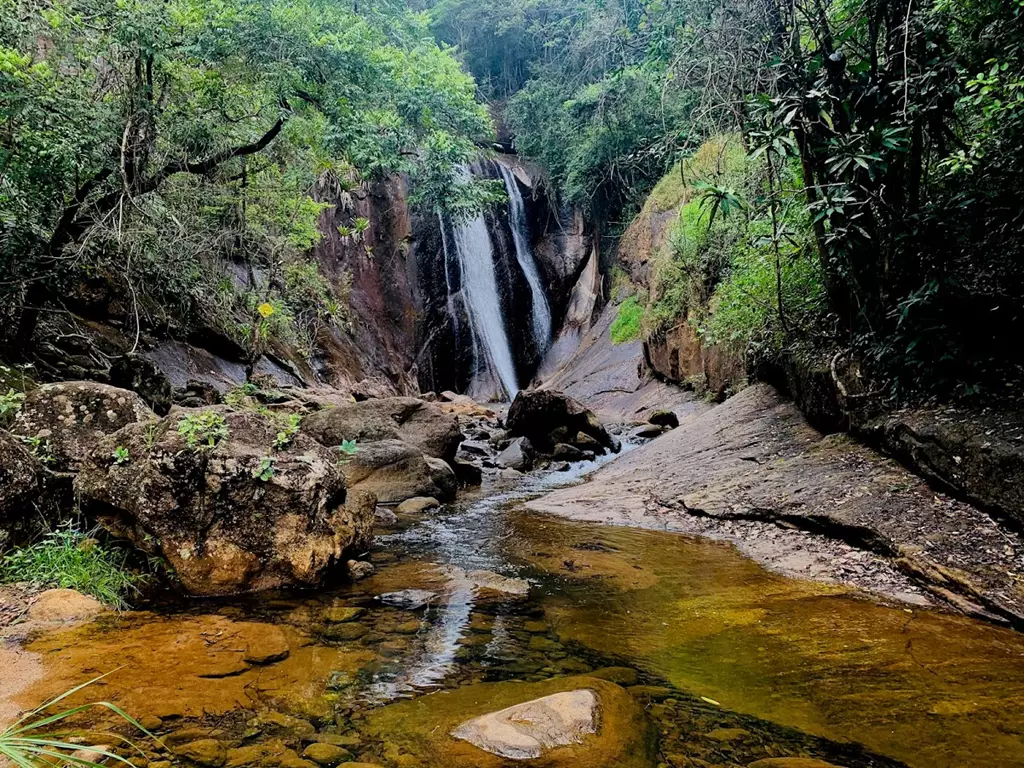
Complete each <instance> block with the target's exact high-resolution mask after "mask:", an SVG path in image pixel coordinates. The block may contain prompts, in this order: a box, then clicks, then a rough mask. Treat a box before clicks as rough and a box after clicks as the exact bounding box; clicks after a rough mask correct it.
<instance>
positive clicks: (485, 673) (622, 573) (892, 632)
mask: <svg viewBox="0 0 1024 768" xmlns="http://www.w3.org/2000/svg"><path fill="white" fill-rule="evenodd" d="M575 479H577V478H576V476H574V475H572V474H571V473H564V474H559V473H555V474H551V475H548V476H546V477H542V478H531V479H529V480H527V481H525V482H526V484H525V485H524V486H523V487H521V488H519V489H518V490H517V491H515V492H512V493H504V494H497V493H492V494H491V495H488V496H485V497H483V498H481V499H479V500H477V501H474V502H470V503H466V504H462V505H459V506H456V507H453V508H450V509H446V510H444V511H442V512H440V513H438V514H435V515H432V516H429V517H423V518H420V519H418V520H411V521H403V525H402V526H400V527H399V528H398V529H396V530H394V531H391V532H383V533H382V535H381V536H379V538H378V540H377V543H376V545H375V551H374V552H373V553H372V559H373V560H374V561H375V562H376V564H377V572H376V573H375V574H374V575H373V576H372V577H371V578H369V579H367V580H365V581H363V582H359V583H358V584H355V585H351V586H347V587H344V588H340V589H337V590H334V591H331V592H328V593H321V594H318V595H315V596H298V597H296V596H280V597H276V598H266V597H261V598H259V599H251V600H245V601H235V602H224V603H200V604H196V605H191V606H189V607H187V608H185V609H180V610H167V611H161V612H138V613H132V614H126V615H124V616H123V617H119V618H111V619H107V620H104V621H103V622H101V623H99V624H95V625H92V626H89V627H85V628H81V629H77V630H73V631H71V632H66V633H62V634H58V635H51V636H47V637H43V638H40V639H39V640H37V641H36V642H35V643H34V644H33V646H32V649H33V650H35V651H38V652H40V653H41V654H43V659H44V664H45V666H46V669H47V678H46V680H45V681H44V682H43V683H41V684H39V685H37V686H36V687H35V688H34V689H33V690H31V691H29V692H28V693H27V694H26V696H25V698H26V701H25V702H23V703H25V704H29V703H31V704H35V703H38V701H40V700H42V699H43V698H44V697H45V696H47V695H49V694H51V693H55V692H58V691H60V690H63V688H64V687H67V686H68V685H70V684H72V683H77V682H80V681H81V680H83V679H87V678H88V677H91V676H94V675H95V674H97V673H101V672H107V671H109V670H111V669H114V668H115V667H122V668H121V669H119V670H118V671H117V672H116V673H114V674H112V675H111V676H110V677H108V678H106V679H104V680H103V681H101V683H100V684H99V686H101V687H102V688H103V696H104V697H107V698H111V699H114V700H117V701H120V702H121V703H124V704H125V705H126V706H128V707H129V709H131V710H132V711H133V712H135V713H138V714H150V715H154V716H158V717H160V718H161V719H162V722H161V726H160V727H161V729H162V730H161V733H162V734H170V735H171V739H172V740H173V734H175V733H183V732H186V731H188V729H193V731H196V733H198V732H199V731H202V730H203V729H206V732H207V733H208V734H211V735H213V736H214V737H215V738H218V739H222V740H223V741H224V742H225V743H227V744H228V745H229V746H234V747H235V748H236V751H237V749H239V748H242V747H244V748H246V749H248V748H250V747H257V746H259V745H263V746H264V747H266V750H267V751H269V752H271V753H272V752H274V750H277V751H278V752H279V751H280V750H281V749H284V748H296V749H297V751H301V747H302V745H301V743H299V742H300V741H301V740H303V739H305V740H306V741H311V740H315V739H316V738H318V736H317V735H316V734H314V735H310V734H309V733H308V731H310V730H313V729H315V730H316V731H317V732H318V733H319V734H320V735H321V736H324V737H326V736H330V737H332V738H333V740H334V741H338V742H340V743H344V744H346V749H348V750H350V751H351V753H352V756H353V758H359V759H363V760H364V761H366V762H375V763H377V764H381V765H394V766H407V767H409V768H412V767H413V766H419V765H422V766H426V765H431V766H436V765H472V764H481V765H482V764H484V763H482V762H481V763H474V762H473V758H472V757H471V756H467V753H466V752H465V750H466V749H467V748H466V747H465V746H464V745H461V746H460V745H456V744H455V743H454V742H453V740H451V739H450V738H449V737H448V736H447V733H448V731H449V730H450V726H451V725H452V724H457V723H458V722H459V721H460V720H462V719H465V718H467V717H470V716H475V715H477V714H481V713H483V712H486V711H489V710H492V709H497V708H499V707H498V705H499V704H500V705H501V706H507V705H508V704H511V703H516V702H517V701H522V700H525V699H526V698H530V695H528V694H531V695H532V694H536V695H542V694H544V693H546V692H550V691H553V690H558V689H561V688H564V687H566V686H571V685H576V684H577V682H575V681H577V680H578V678H579V676H586V675H588V674H590V673H594V672H595V671H596V670H605V671H603V672H598V674H599V675H600V676H602V677H604V678H605V679H606V680H610V681H612V682H601V683H592V685H601V686H605V687H606V688H607V690H609V691H611V690H613V689H614V690H615V691H619V690H620V689H618V688H615V686H614V685H613V684H612V683H613V682H614V683H620V684H622V685H623V686H625V688H626V692H628V694H629V695H628V696H627V695H626V693H622V696H624V697H625V699H628V700H629V701H634V700H635V701H636V702H638V705H639V707H640V709H639V710H638V711H640V712H642V715H640V716H639V717H641V718H642V720H643V725H639V724H638V723H639V722H640V720H637V719H636V718H634V719H632V720H631V719H628V718H627V719H624V720H621V721H615V720H614V717H613V714H614V713H610V714H609V718H612V719H611V720H610V721H609V722H608V723H606V725H607V726H608V727H609V728H612V727H613V726H614V725H615V723H616V722H621V725H620V727H619V730H621V731H623V733H620V734H618V736H619V737H621V739H620V740H621V743H617V744H616V745H615V747H614V748H615V749H617V750H619V752H617V753H616V754H618V755H620V757H617V758H616V760H617V761H619V764H622V765H626V764H630V765H632V764H635V765H637V766H645V765H650V766H651V768H654V766H656V765H658V764H662V765H670V766H674V767H675V768H680V767H682V766H686V767H687V768H689V767H690V766H706V765H714V766H736V765H739V766H745V765H748V764H750V763H752V762H754V761H756V760H758V759H762V758H765V757H772V756H804V757H814V758H818V759H822V760H827V761H829V762H831V763H833V764H835V765H842V766H847V767H848V768H852V767H853V766H894V765H901V764H902V765H908V766H921V768H932V767H933V766H1017V765H1024V740H1022V734H1024V712H1022V707H1021V704H1022V703H1024V638H1022V637H1021V635H1019V634H1017V633H1014V632H1012V631H1009V630H1003V629H1000V628H997V627H992V626H989V625H985V624H981V623H978V622H975V621H971V620H967V619H963V618H960V617H955V616H949V615H943V614H940V613H937V612H931V611H922V610H920V609H917V608H914V609H908V608H906V607H904V606H901V605H895V606H883V605H879V604H877V603H875V602H872V601H870V600H866V599H863V598H862V597H858V596H857V595H854V594H852V593H849V592H847V591H845V590H842V589H839V588H835V587H827V586H823V585H818V584H811V583H807V582H799V581H794V580H791V579H786V578H783V577H781V576H777V575H775V574H772V573H769V572H767V571H765V570H764V569H762V568H760V567H759V566H758V565H756V564H755V563H753V562H751V561H749V560H747V559H745V558H744V557H742V556H741V555H739V554H738V553H737V552H736V551H735V550H733V549H732V548H731V547H729V546H727V545H724V544H721V543H713V542H708V541H703V540H695V539H690V538H686V537H683V536H679V535H674V534H669V533H661V532H651V531H637V530H630V529H624V528H609V527H605V526H599V525H591V524H580V523H573V522H568V521H564V520H558V519H553V518H549V517H543V516H538V515H534V514H529V513H525V512H523V511H521V510H520V509H518V508H517V507H518V505H517V499H521V498H523V496H524V495H526V494H532V493H537V492H539V491H541V490H543V489H544V487H545V486H549V485H552V484H556V483H565V482H570V481H573V480H575ZM477 570H485V571H490V572H495V573H498V574H502V575H506V576H511V577H516V578H520V579H526V580H528V581H529V582H530V585H531V589H530V594H529V597H527V598H522V597H516V596H511V595H507V594H501V593H497V592H494V591H490V590H481V589H479V588H478V587H477V586H476V583H478V581H479V578H478V577H475V576H474V575H473V572H474V571H477ZM410 588H414V589H419V590H427V591H428V592H431V593H433V595H432V596H431V597H430V599H429V601H428V603H427V605H426V606H421V607H416V606H414V605H412V604H409V605H406V606H403V605H396V604H388V603H385V602H382V601H381V600H379V599H378V598H379V596H380V595H381V594H386V593H390V592H395V591H399V590H404V589H410ZM348 609H356V610H354V611H352V610H348ZM340 619H347V620H344V621H343V620H340ZM269 637H275V638H277V639H278V641H279V642H284V643H286V645H287V648H288V657H287V658H285V659H284V660H280V661H275V662H272V663H264V664H256V663H253V662H252V661H247V657H251V656H253V652H252V647H254V646H257V645H259V644H260V643H261V642H266V638H269ZM257 655H258V654H257ZM122 665H123V666H122ZM609 668H611V671H608V670H609ZM601 690H605V689H604V688H602V689H601ZM630 697H632V698H630ZM93 698H95V695H93ZM623 711H625V710H623ZM268 712H270V713H276V714H272V717H271V719H272V720H273V719H274V718H277V720H274V722H273V723H271V724H270V725H268V724H267V722H268V721H267V720H266V718H267V717H268V715H267V713H268ZM615 716H616V717H617V715H615ZM260 718H263V719H262V720H261V719H260ZM281 718H301V720H300V721H299V722H300V725H297V726H295V727H294V728H292V729H291V730H289V729H287V728H284V726H282V725H281V722H285V723H287V722H290V721H288V720H282V719H281ZM275 723H276V724H275ZM296 729H297V730H296ZM196 733H192V734H190V735H191V736H195V735H196ZM229 754H233V753H229ZM588 754H589V753H588ZM621 755H627V756H628V757H626V758H623V757H621ZM154 757H160V755H154ZM261 759H263V760H265V761H266V762H267V764H273V761H272V760H271V759H270V758H269V757H266V756H264V757H263V758H261ZM594 759H597V758H593V757H586V758H584V757H583V756H582V753H581V756H580V757H579V759H577V760H576V761H575V762H574V763H573V764H574V765H580V766H584V765H588V764H590V763H588V762H587V760H594ZM629 761H633V762H629ZM701 761H702V762H701ZM598 762H600V759H598ZM229 763H230V760H229ZM277 763H278V764H280V759H277ZM486 764H487V765H491V764H495V765H501V764H502V763H501V761H500V760H499V761H497V762H495V763H491V762H487V763H486Z"/></svg>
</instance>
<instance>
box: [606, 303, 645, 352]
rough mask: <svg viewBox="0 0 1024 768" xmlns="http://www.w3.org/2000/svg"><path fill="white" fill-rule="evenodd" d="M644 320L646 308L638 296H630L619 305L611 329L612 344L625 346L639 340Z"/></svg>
mask: <svg viewBox="0 0 1024 768" xmlns="http://www.w3.org/2000/svg"><path fill="white" fill-rule="evenodd" d="M643 319H644V306H643V305H642V304H641V303H640V302H639V300H638V299H637V297H636V296H630V297H629V298H628V299H626V300H625V301H623V302H622V303H621V304H619V308H618V310H616V312H615V319H614V320H613V321H612V324H611V327H610V328H609V332H610V333H611V337H612V344H625V343H626V342H628V341H634V340H636V339H637V338H639V337H640V330H641V325H642V323H643Z"/></svg>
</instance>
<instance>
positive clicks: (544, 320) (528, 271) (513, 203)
mask: <svg viewBox="0 0 1024 768" xmlns="http://www.w3.org/2000/svg"><path fill="white" fill-rule="evenodd" d="M498 167H499V168H500V169H501V177H502V179H504V181H505V190H506V191H507V192H508V218H509V225H510V227H511V229H512V240H513V242H514V243H515V248H516V261H518V262H519V267H520V268H521V269H522V270H523V274H524V275H525V276H526V282H527V284H529V286H530V299H531V304H532V305H533V318H532V320H533V338H534V341H535V342H536V343H537V350H538V352H540V353H544V352H546V351H547V350H548V347H550V346H551V307H550V306H549V305H548V298H547V296H546V295H545V293H544V286H543V285H541V282H540V274H539V273H538V272H537V263H536V262H535V261H534V260H533V251H532V250H530V241H529V239H528V238H527V236H526V222H525V216H524V215H523V196H522V195H521V194H519V185H518V184H517V183H516V178H515V176H514V175H513V174H512V171H511V170H509V169H508V168H506V167H505V166H504V165H501V164H500V163H499V164H498Z"/></svg>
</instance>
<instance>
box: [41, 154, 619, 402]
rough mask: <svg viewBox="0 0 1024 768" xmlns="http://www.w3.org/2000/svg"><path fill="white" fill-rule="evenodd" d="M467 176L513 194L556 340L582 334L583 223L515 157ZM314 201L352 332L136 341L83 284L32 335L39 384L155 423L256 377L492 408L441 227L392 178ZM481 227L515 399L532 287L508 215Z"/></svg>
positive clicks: (589, 258)
mask: <svg viewBox="0 0 1024 768" xmlns="http://www.w3.org/2000/svg"><path fill="white" fill-rule="evenodd" d="M503 168H504V169H506V170H505V171H503ZM473 172H474V173H476V174H478V175H480V176H484V177H487V178H490V179H494V180H499V181H500V180H502V179H503V178H511V180H512V183H514V184H515V189H516V191H517V192H518V196H519V197H521V210H520V213H519V217H520V221H519V227H518V232H519V233H521V234H522V236H524V237H525V238H526V241H527V242H528V246H529V248H530V250H531V252H532V255H533V257H534V260H535V265H536V271H537V277H538V278H539V284H540V285H542V286H543V290H544V293H545V294H546V299H547V303H548V305H549V309H550V315H551V321H552V324H553V327H554V329H555V331H556V332H557V330H558V329H559V328H560V327H561V326H562V325H563V322H566V321H567V322H569V324H570V325H572V324H576V325H579V324H586V323H589V320H590V317H591V314H592V311H593V308H594V302H593V294H594V293H595V290H596V292H597V293H599V292H600V290H599V289H600V275H599V274H598V272H597V265H596V261H595V258H596V256H595V253H596V251H595V249H594V248H593V247H592V240H593V238H592V236H591V233H590V231H589V228H588V226H587V223H586V222H585V221H584V220H583V218H582V216H581V215H579V213H577V212H574V211H572V210H571V209H566V208H562V207H559V206H558V205H557V204H556V203H555V202H554V201H553V200H552V199H551V198H550V197H549V195H548V194H547V192H546V188H545V185H544V179H543V174H542V173H541V172H540V170H539V169H538V168H536V167H534V166H531V165H529V164H527V163H524V162H522V161H520V160H519V159H518V158H516V157H515V156H513V155H508V156H505V155H502V156H498V158H497V159H495V160H488V161H484V162H482V163H480V164H478V165H477V166H476V167H475V168H474V169H473ZM509 172H511V175H510V176H509ZM314 196H315V197H316V198H317V199H318V200H319V201H322V202H325V203H328V207H327V208H326V209H325V210H324V212H323V213H322V214H321V218H320V221H319V229H320V232H321V235H322V237H321V240H320V241H319V242H318V243H317V245H316V246H315V247H314V248H313V251H312V256H313V257H314V259H315V261H316V262H317V264H318V266H319V268H320V271H321V272H322V274H323V275H324V276H325V277H326V278H327V279H328V280H329V281H331V282H332V283H333V284H335V285H339V286H340V285H343V284H344V283H349V284H350V285H351V290H350V292H349V295H350V300H349V304H350V316H351V324H350V327H349V328H337V327H327V328H324V329H323V330H321V331H320V333H319V336H318V338H317V339H316V342H317V343H316V345H315V346H316V349H315V351H314V352H313V353H312V354H310V353H308V351H300V350H299V349H298V348H297V347H295V346H291V345H287V344H282V343H274V342H272V343H271V344H270V347H269V348H268V349H267V350H266V351H264V352H263V353H261V354H259V355H255V356H254V355H253V354H252V353H251V352H250V351H248V350H246V349H245V348H243V346H242V345H241V344H240V343H238V342H237V341H236V340H234V339H232V338H229V337H228V336H226V335H225V334H224V333H223V332H221V331H219V330H217V329H215V328H213V327H206V326H203V324H202V323H201V322H200V324H199V326H198V327H196V326H195V323H194V322H192V323H191V324H187V323H185V322H184V321H181V322H178V320H175V319H172V320H170V321H161V322H160V323H157V322H155V321H146V320H145V318H143V321H142V325H143V327H142V329H141V332H140V334H139V337H138V339H136V338H135V332H134V318H133V312H132V308H131V307H130V306H128V304H127V303H126V301H125V299H124V297H121V296H117V295H115V294H116V292H115V291H113V290H112V289H111V288H110V286H109V285H108V284H107V283H106V282H105V281H104V280H103V279H102V277H100V278H96V279H92V278H90V279H89V280H86V281H83V283H82V284H81V285H79V286H77V287H76V288H75V289H74V290H73V291H71V292H70V293H69V295H68V296H66V297H64V300H65V303H64V309H66V310H67V311H62V312H55V313H50V314H48V315H47V316H46V320H45V321H44V322H43V323H42V324H41V326H40V329H39V331H38V332H37V336H36V338H35V339H34V341H35V342H36V345H35V350H36V353H35V359H34V360H33V363H34V365H35V366H36V370H37V372H38V374H39V378H40V379H42V380H44V381H46V380H49V381H60V380H69V379H80V380H81V379H87V380H93V381H99V382H103V383H109V384H113V385H115V386H118V387H123V388H126V389H131V390H134V391H136V392H138V393H139V394H140V395H141V396H142V397H143V399H144V400H145V401H146V402H147V404H148V405H149V406H150V407H152V408H154V410H156V411H157V412H158V413H166V411H167V409H168V408H169V407H170V405H171V404H172V402H179V403H180V402H182V401H183V400H184V399H187V398H189V397H193V398H194V397H200V398H202V399H205V400H207V401H216V400H217V393H220V394H221V395H223V394H224V393H226V392H227V391H228V390H230V389H232V388H233V387H237V386H239V385H241V384H243V383H245V382H246V381H247V380H248V379H249V378H250V377H252V376H254V375H256V376H263V377H269V378H270V379H272V380H274V381H275V382H276V383H277V384H282V385H291V386H303V385H305V386H313V385H326V386H330V387H335V388H338V389H341V390H343V391H346V392H351V393H353V394H354V395H355V396H356V398H357V399H361V398H362V397H367V396H383V395H409V394H416V393H418V392H420V391H428V390H434V391H443V390H453V391H457V392H467V391H470V390H471V389H474V392H473V393H474V394H475V395H477V396H478V397H480V398H482V399H483V398H486V397H487V396H488V395H490V394H494V393H495V392H496V391H497V390H498V389H499V388H498V387H496V386H495V385H494V383H495V377H494V376H493V372H492V371H491V370H490V368H491V367H492V366H490V365H489V364H488V360H487V359H486V355H484V354H482V352H481V344H480V337H479V333H478V332H476V331H475V330H474V329H473V328H472V327H471V325H472V324H471V323H470V318H469V317H468V316H467V313H466V307H465V302H464V301H462V300H461V291H462V285H461V280H462V276H461V274H460V271H459V269H458V267H457V265H456V264H455V263H454V261H455V260H454V257H453V248H454V242H453V224H452V222H450V221H443V220H441V219H440V218H439V217H438V216H436V215H435V214H429V213H418V212H416V211H414V210H413V209H412V208H411V206H410V204H409V189H408V185H407V183H406V181H405V180H404V179H403V178H398V177H395V178H390V179H387V180H384V181H380V182H377V183H373V184H369V185H365V186H363V187H361V188H359V189H355V190H350V191H343V190H341V189H337V188H332V187H330V186H328V185H322V186H321V187H319V188H317V189H316V190H315V191H314ZM357 217H358V218H364V219H366V220H367V222H368V227H367V228H366V230H365V231H364V232H362V233H361V234H360V237H359V238H353V237H351V236H346V235H344V234H342V232H339V226H342V225H344V224H345V222H351V221H352V220H353V219H355V218H357ZM484 224H485V227H486V239H487V241H488V242H489V243H490V246H491V247H492V249H493V263H494V264H493V265H494V273H495V279H496V283H497V286H496V287H497V304H498V306H496V307H494V310H495V311H496V313H497V314H499V315H500V317H501V319H502V321H503V323H504V326H505V328H506V331H507V335H508V346H509V347H510V349H511V357H512V360H513V365H514V368H515V376H516V379H517V383H518V384H519V385H520V386H526V385H527V384H528V383H529V381H530V380H531V378H532V377H533V375H534V373H535V372H536V370H537V367H538V364H539V361H540V359H541V357H542V355H543V354H544V352H545V351H546V347H547V341H546V340H538V339H537V338H536V334H535V333H534V329H533V328H532V327H531V315H532V310H533V301H532V296H534V295H535V294H532V293H531V292H532V290H533V288H534V286H531V285H529V284H528V278H527V276H526V274H524V270H523V268H522V266H521V263H520V261H519V260H517V252H516V242H515V238H516V233H515V232H514V231H513V226H514V225H513V222H512V221H511V208H510V207H509V206H498V207H497V208H496V209H495V210H494V211H492V212H490V213H488V214H487V215H486V216H485V217H484ZM446 247H447V248H448V251H449V252H448V254H447V258H446ZM216 269H217V270H218V271H219V272H222V273H223V281H224V282H225V284H227V283H230V284H231V285H233V286H234V287H235V289H236V290H238V291H240V292H246V291H255V292H256V293H259V292H260V290H261V287H265V286H266V285H267V284H268V283H269V281H271V280H272V279H273V278H272V277H271V276H269V275H266V274H263V273H262V272H261V270H260V269H258V268H254V267H253V266H252V265H248V264H243V263H237V262H232V261H225V262H223V263H218V264H217V265H216ZM588 270H589V271H588ZM584 273H586V274H587V275H589V278H588V280H587V283H588V286H589V288H588V290H587V291H584V292H583V293H584V294H585V295H584V296H582V297H581V296H580V295H579V294H580V291H579V286H578V284H579V283H580V276H581V274H584ZM590 273H593V274H590ZM535 282H536V281H535ZM595 286H596V289H595Z"/></svg>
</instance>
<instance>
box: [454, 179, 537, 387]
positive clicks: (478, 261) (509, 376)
mask: <svg viewBox="0 0 1024 768" xmlns="http://www.w3.org/2000/svg"><path fill="white" fill-rule="evenodd" d="M468 175H469V171H468V170H467V171H466V176H467V177H468ZM442 223H443V222H442ZM452 230H453V235H454V237H453V238H452V239H453V240H454V244H455V255H456V256H457V257H458V261H459V269H460V271H461V273H462V296H463V299H464V301H465V304H466V310H467V313H468V315H469V322H470V325H471V326H472V329H473V335H474V337H476V338H478V339H479V341H480V344H481V346H483V348H484V352H485V353H486V356H487V361H488V363H489V367H490V370H491V372H492V373H494V375H495V378H496V379H497V380H498V381H499V382H500V383H501V385H502V387H504V389H505V393H506V394H507V395H508V397H509V399H511V398H513V397H515V396H516V392H518V391H519V384H518V382H517V381H516V365H515V362H514V360H513V358H512V348H511V346H509V342H508V334H507V333H506V332H505V318H504V313H503V312H502V309H501V296H500V295H499V294H498V280H497V277H496V276H495V273H494V248H493V247H492V246H491V236H490V234H489V233H488V231H487V223H486V222H485V221H484V217H483V214H479V215H477V216H475V217H474V218H472V219H468V220H464V221H461V222H453V224H452ZM443 231H444V227H443V226H442V232H443Z"/></svg>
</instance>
